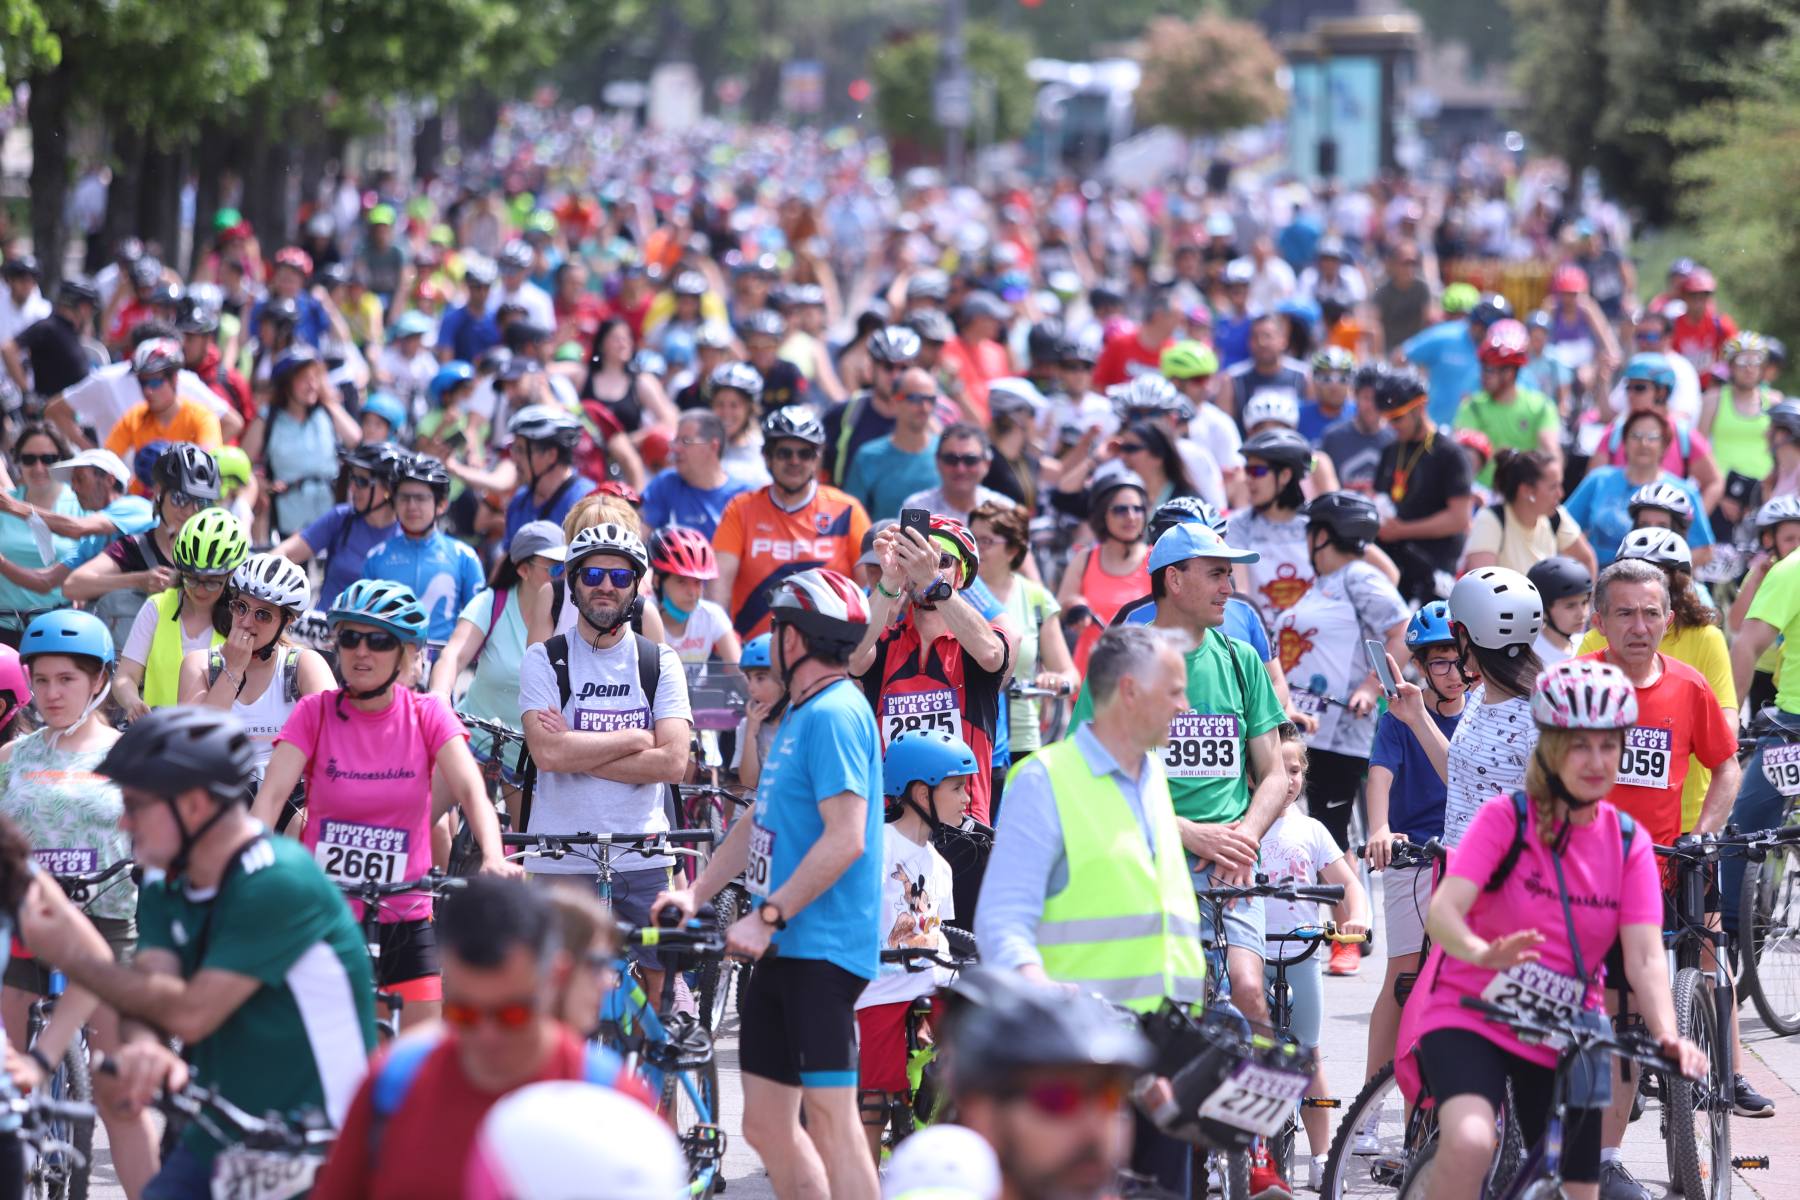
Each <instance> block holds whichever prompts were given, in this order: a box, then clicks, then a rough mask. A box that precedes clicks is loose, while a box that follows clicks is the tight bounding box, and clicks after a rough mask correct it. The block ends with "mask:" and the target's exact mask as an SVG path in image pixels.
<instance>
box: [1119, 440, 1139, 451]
mask: <svg viewBox="0 0 1800 1200" xmlns="http://www.w3.org/2000/svg"><path fill="white" fill-rule="evenodd" d="M1143 452H1144V443H1142V442H1120V443H1119V453H1120V454H1142V453H1143Z"/></svg>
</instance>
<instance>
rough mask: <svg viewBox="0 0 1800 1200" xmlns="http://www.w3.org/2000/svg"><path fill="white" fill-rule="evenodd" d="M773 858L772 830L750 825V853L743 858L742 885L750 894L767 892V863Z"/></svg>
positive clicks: (764, 893) (757, 894) (773, 835)
mask: <svg viewBox="0 0 1800 1200" xmlns="http://www.w3.org/2000/svg"><path fill="white" fill-rule="evenodd" d="M774 858H775V834H774V831H772V830H770V829H767V828H764V827H763V826H762V825H759V824H756V823H755V822H754V821H752V822H751V825H750V853H749V855H748V857H747V858H746V859H745V860H744V886H745V887H746V888H747V889H749V892H750V894H751V895H752V896H767V895H768V894H769V864H770V863H771V862H772V861H773V860H774Z"/></svg>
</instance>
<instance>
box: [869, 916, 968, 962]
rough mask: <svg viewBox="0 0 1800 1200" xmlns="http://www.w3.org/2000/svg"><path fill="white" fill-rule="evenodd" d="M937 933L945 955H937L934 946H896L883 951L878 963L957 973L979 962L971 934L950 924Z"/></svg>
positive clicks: (939, 927)
mask: <svg viewBox="0 0 1800 1200" xmlns="http://www.w3.org/2000/svg"><path fill="white" fill-rule="evenodd" d="M938 932H940V933H942V934H943V935H944V944H945V945H946V946H947V947H948V953H945V954H939V953H938V952H937V947H935V946H895V947H893V948H891V949H884V950H882V952H881V961H882V962H886V963H899V964H900V965H901V966H903V967H905V968H906V969H907V970H908V971H923V970H924V969H925V968H926V966H928V965H931V966H939V967H943V968H945V969H946V970H950V971H960V970H962V969H963V968H964V967H967V966H970V965H972V964H974V963H977V962H980V961H981V954H980V952H979V951H978V950H977V949H976V947H975V937H974V935H973V934H970V933H968V932H966V931H964V930H961V929H957V928H956V927H955V926H952V925H940V926H938Z"/></svg>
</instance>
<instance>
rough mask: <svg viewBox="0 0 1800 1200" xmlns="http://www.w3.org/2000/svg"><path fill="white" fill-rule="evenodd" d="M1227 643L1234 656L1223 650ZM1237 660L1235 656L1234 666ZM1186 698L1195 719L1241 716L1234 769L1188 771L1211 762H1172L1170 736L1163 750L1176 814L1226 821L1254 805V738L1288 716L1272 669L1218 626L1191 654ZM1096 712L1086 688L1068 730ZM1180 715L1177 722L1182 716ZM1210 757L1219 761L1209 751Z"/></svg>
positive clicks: (1211, 821) (1205, 821)
mask: <svg viewBox="0 0 1800 1200" xmlns="http://www.w3.org/2000/svg"><path fill="white" fill-rule="evenodd" d="M1227 646H1229V647H1230V650H1231V656H1230V657H1229V658H1228V657H1227V656H1226V654H1225V647H1227ZM1233 659H1235V660H1236V663H1235V666H1234V665H1233V661H1232V660H1233ZM1187 694H1188V703H1189V704H1191V705H1193V713H1188V714H1183V717H1186V718H1188V719H1189V720H1191V719H1192V718H1193V716H1194V715H1195V714H1198V715H1199V716H1201V717H1205V716H1234V717H1236V718H1237V721H1238V745H1237V757H1236V765H1237V770H1236V771H1235V772H1233V773H1230V774H1223V773H1221V774H1212V775H1201V774H1190V775H1184V774H1182V773H1181V772H1183V771H1186V770H1208V769H1213V768H1211V767H1198V768H1197V767H1195V766H1194V765H1192V764H1188V765H1186V766H1184V765H1182V764H1181V763H1179V762H1173V763H1172V762H1171V761H1170V760H1171V758H1177V757H1179V754H1178V747H1177V743H1176V742H1175V741H1174V740H1171V741H1170V743H1169V748H1168V749H1167V750H1166V751H1165V752H1164V759H1163V766H1164V768H1165V769H1166V770H1167V771H1168V772H1169V798H1170V799H1171V800H1173V801H1174V803H1175V814H1176V815H1177V816H1180V817H1185V818H1186V819H1188V820H1190V821H1198V822H1200V823H1202V824H1206V825H1223V824H1226V823H1228V822H1231V821H1235V820H1237V819H1238V818H1239V817H1242V816H1243V815H1244V814H1245V813H1246V812H1248V811H1249V809H1250V777H1249V776H1250V772H1249V770H1248V769H1247V767H1246V766H1245V764H1246V762H1247V760H1248V758H1249V754H1248V751H1247V745H1248V743H1249V741H1250V739H1251V738H1254V737H1260V736H1261V735H1262V734H1265V733H1267V732H1269V730H1271V729H1274V728H1275V727H1276V726H1278V725H1280V724H1281V723H1282V722H1283V721H1285V720H1286V719H1287V716H1286V714H1285V713H1283V712H1282V711H1281V702H1280V701H1278V700H1277V699H1276V698H1275V685H1274V684H1273V683H1271V682H1270V681H1269V673H1268V671H1267V670H1265V669H1264V668H1263V664H1262V662H1261V660H1260V659H1258V658H1257V656H1256V651H1255V650H1254V649H1252V648H1251V646H1250V644H1249V643H1248V642H1240V641H1239V640H1238V639H1236V638H1234V637H1227V636H1226V635H1225V634H1223V633H1221V632H1220V631H1218V630H1216V629H1215V630H1212V631H1211V632H1209V633H1208V634H1207V635H1206V640H1205V641H1204V642H1202V643H1200V645H1199V647H1198V648H1196V649H1194V650H1193V651H1191V652H1190V653H1189V654H1188V656H1187ZM1093 715H1094V702H1093V699H1092V698H1091V697H1090V696H1089V695H1088V692H1087V689H1086V688H1083V689H1082V690H1081V695H1080V696H1078V697H1076V700H1075V712H1074V714H1073V715H1072V716H1071V717H1070V718H1069V732H1070V734H1071V735H1073V733H1074V732H1075V730H1077V729H1079V728H1081V726H1082V724H1083V723H1084V722H1086V721H1088V720H1090V719H1091V718H1092V717H1093ZM1183 717H1177V718H1176V720H1177V721H1181V720H1183ZM1207 759H1208V760H1209V761H1218V760H1217V758H1216V756H1215V755H1213V754H1211V753H1209V754H1208V755H1207Z"/></svg>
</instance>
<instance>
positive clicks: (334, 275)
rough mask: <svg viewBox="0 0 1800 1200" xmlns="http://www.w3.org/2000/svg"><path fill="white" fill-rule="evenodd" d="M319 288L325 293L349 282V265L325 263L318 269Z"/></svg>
mask: <svg viewBox="0 0 1800 1200" xmlns="http://www.w3.org/2000/svg"><path fill="white" fill-rule="evenodd" d="M318 282H319V286H320V287H323V288H324V289H325V290H326V291H330V290H331V289H333V288H341V287H343V286H344V285H345V284H347V283H349V282H350V264H349V263H341V262H331V263H326V264H325V265H324V266H322V267H320V268H319V274H318Z"/></svg>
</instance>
